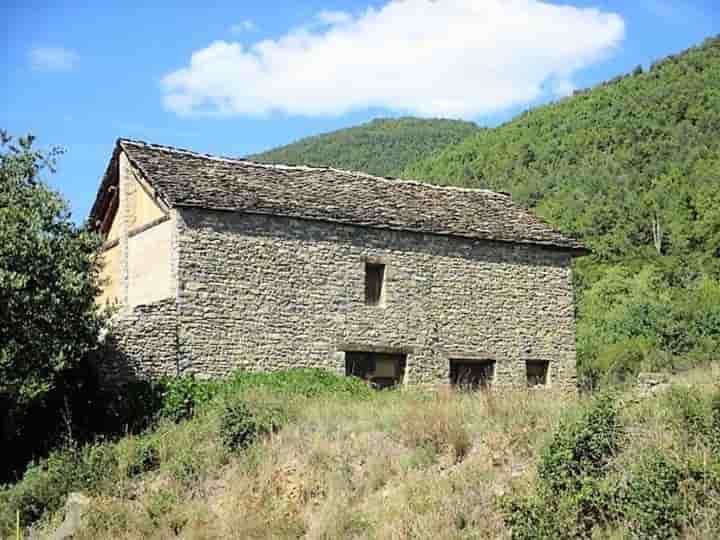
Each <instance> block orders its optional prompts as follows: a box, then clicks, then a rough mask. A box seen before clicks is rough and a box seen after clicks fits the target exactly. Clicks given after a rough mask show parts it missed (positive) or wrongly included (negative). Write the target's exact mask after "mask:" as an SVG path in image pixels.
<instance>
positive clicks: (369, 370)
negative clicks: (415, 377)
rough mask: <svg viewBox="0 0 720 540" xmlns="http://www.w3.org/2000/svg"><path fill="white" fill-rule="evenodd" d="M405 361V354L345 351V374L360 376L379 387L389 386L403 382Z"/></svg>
mask: <svg viewBox="0 0 720 540" xmlns="http://www.w3.org/2000/svg"><path fill="white" fill-rule="evenodd" d="M405 363H406V356H405V355H404V354H388V353H379V352H365V351H350V352H346V353H345V375H354V376H355V377H360V378H361V379H364V380H366V381H369V382H370V383H372V385H373V386H375V387H377V388H388V387H391V386H395V385H396V384H401V383H402V381H403V378H404V377H405Z"/></svg>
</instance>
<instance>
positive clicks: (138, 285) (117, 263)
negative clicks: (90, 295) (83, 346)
mask: <svg viewBox="0 0 720 540" xmlns="http://www.w3.org/2000/svg"><path fill="white" fill-rule="evenodd" d="M121 174H126V175H127V176H125V177H124V178H122V180H125V181H121V182H120V183H119V184H120V189H121V190H125V192H123V193H121V194H120V195H121V196H120V199H121V205H120V207H119V208H118V210H117V212H116V213H115V216H114V217H113V221H112V223H111V225H110V229H109V231H108V234H107V237H106V239H105V241H106V243H107V242H111V241H113V240H119V241H120V242H122V237H123V233H125V234H131V233H132V232H133V231H134V230H136V229H138V228H139V227H141V226H143V225H146V224H147V223H150V222H152V221H154V220H156V219H158V218H161V217H163V216H165V215H166V213H165V211H164V210H163V209H162V208H161V207H160V206H159V205H158V203H156V202H155V201H154V200H153V198H152V197H151V196H150V195H149V194H148V192H147V191H146V190H145V189H144V188H143V186H142V185H141V184H140V182H141V180H139V179H138V178H137V176H136V175H135V173H134V172H133V171H132V170H131V169H129V168H123V167H121ZM123 205H124V206H123ZM123 211H125V214H124V215H125V216H126V217H127V230H126V231H123V230H122V228H123V226H122V223H121V222H122V220H121V219H120V213H121V212H123ZM171 230H172V225H171V222H170V221H165V222H163V223H160V224H158V225H155V226H153V227H150V228H149V229H147V230H145V231H143V232H140V233H137V234H135V235H133V236H130V237H129V238H128V239H127V248H128V251H127V257H128V258H127V262H128V288H127V294H128V298H127V300H128V304H129V305H130V306H134V305H138V304H146V303H149V302H154V301H156V300H161V299H163V298H168V297H169V296H172V293H173V290H172V288H171V285H170V282H171V268H170V265H171V261H170V236H171ZM102 259H103V268H102V270H101V278H102V283H101V292H100V295H99V296H98V298H97V302H98V304H100V305H105V304H106V303H107V302H110V303H114V302H123V301H124V299H123V298H121V297H120V296H121V246H120V245H116V246H114V247H112V248H110V249H107V250H106V251H105V252H104V253H103V255H102Z"/></svg>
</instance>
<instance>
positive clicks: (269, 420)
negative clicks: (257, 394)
mask: <svg viewBox="0 0 720 540" xmlns="http://www.w3.org/2000/svg"><path fill="white" fill-rule="evenodd" d="M286 421H287V414H286V412H285V411H284V410H283V408H282V407H280V406H279V405H277V404H274V403H271V402H263V401H248V400H246V399H243V398H240V397H237V396H235V397H227V398H225V400H224V401H223V404H222V408H221V412H220V440H221V441H222V443H223V445H224V446H225V447H226V448H228V449H230V450H237V449H239V448H244V447H246V446H248V445H249V444H250V443H252V442H253V441H254V440H255V439H257V438H258V437H260V436H262V435H265V434H268V433H274V432H276V431H278V430H279V429H280V427H282V425H283V424H285V422H286Z"/></svg>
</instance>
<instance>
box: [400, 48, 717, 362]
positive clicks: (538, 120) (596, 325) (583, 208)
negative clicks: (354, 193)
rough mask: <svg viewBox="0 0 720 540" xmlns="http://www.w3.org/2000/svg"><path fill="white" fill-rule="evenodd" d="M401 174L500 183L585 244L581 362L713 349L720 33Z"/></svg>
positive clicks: (658, 358) (668, 358)
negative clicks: (646, 68)
mask: <svg viewBox="0 0 720 540" xmlns="http://www.w3.org/2000/svg"><path fill="white" fill-rule="evenodd" d="M403 176H405V177H411V178H418V179H425V180H429V181H432V182H436V183H444V184H454V185H461V186H473V187H486V188H491V189H498V190H503V191H510V192H511V193H512V194H513V196H514V198H515V199H516V200H519V201H522V202H523V203H525V204H527V205H528V206H530V207H533V208H534V209H535V211H536V212H537V213H538V214H540V215H541V216H543V217H544V218H546V219H547V220H549V221H550V222H552V223H554V224H555V225H557V226H558V227H560V228H561V229H562V230H564V231H566V232H569V233H572V234H574V235H576V236H578V237H580V238H582V239H583V240H584V241H585V242H586V243H587V244H588V245H589V246H590V247H591V248H592V249H593V250H594V255H593V256H592V257H589V258H587V259H586V260H583V261H581V262H580V263H579V264H578V265H577V268H576V277H577V283H578V304H579V315H580V324H579V332H578V334H579V336H578V340H579V342H578V346H579V353H580V361H581V366H582V367H584V368H588V369H595V368H603V369H609V368H612V367H613V366H615V367H616V368H618V369H619V370H623V369H625V368H627V367H628V366H633V365H635V366H636V365H637V364H638V363H641V362H646V363H650V364H654V365H655V367H660V366H666V367H667V366H671V365H672V364H673V363H674V362H677V361H678V358H679V357H681V356H684V357H685V358H687V355H688V354H690V355H691V356H693V357H694V358H700V357H703V358H706V359H713V358H715V359H717V358H718V357H719V356H720V315H719V313H720V310H717V309H716V308H715V307H713V305H714V306H717V305H720V283H719V282H718V276H719V275H720V38H718V37H715V38H713V39H709V40H707V41H706V42H704V43H703V44H702V45H701V46H699V47H697V48H694V49H690V50H688V51H686V52H684V53H682V54H679V55H677V56H674V57H669V58H667V59H665V60H662V61H660V62H658V63H656V64H655V65H653V66H652V68H651V69H650V70H649V71H648V72H647V73H643V72H642V70H641V69H636V70H635V72H634V73H633V74H631V75H628V76H625V77H619V78H618V79H616V80H613V81H610V82H608V83H607V84H603V85H601V86H599V87H596V88H592V89H590V90H587V91H583V92H580V93H578V94H577V95H575V96H573V97H570V98H567V99H564V100H562V101H560V102H558V103H554V104H550V105H547V106H543V107H539V108H537V109H534V110H531V111H529V112H526V113H524V114H522V115H520V116H519V117H518V118H516V119H514V120H512V121H511V122H508V123H507V124H505V125H502V126H500V127H498V128H495V129H487V130H482V131H480V132H478V133H476V134H475V135H473V136H472V137H469V138H467V139H465V140H464V141H462V142H461V143H459V144H457V145H453V146H451V147H448V148H446V149H445V150H443V151H441V152H440V153H438V154H437V155H435V156H431V157H429V158H427V159H424V160H421V161H419V162H417V163H415V164H412V165H410V166H408V167H407V168H406V170H405V171H404V173H403ZM619 353H622V354H619Z"/></svg>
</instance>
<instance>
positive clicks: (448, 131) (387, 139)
mask: <svg viewBox="0 0 720 540" xmlns="http://www.w3.org/2000/svg"><path fill="white" fill-rule="evenodd" d="M478 130H479V128H478V127H477V126H476V125H475V124H473V123H471V122H462V121H459V120H443V119H422V118H398V119H390V118H388V119H376V120H373V121H371V122H368V123H367V124H362V125H360V126H355V127H351V128H347V129H341V130H338V131H333V132H330V133H324V134H322V135H317V136H315V137H307V138H304V139H300V140H299V141H297V142H294V143H292V144H289V145H287V146H281V147H280V148H275V149H272V150H268V151H267V152H263V153H260V154H255V155H252V156H249V159H254V160H256V161H262V162H267V163H285V164H292V165H320V166H329V167H337V168H339V169H349V170H354V171H363V172H367V173H370V174H376V175H380V176H397V175H398V174H399V173H400V172H401V171H402V170H403V169H404V168H405V166H406V165H408V164H409V163H412V162H414V161H417V160H419V159H422V158H424V157H426V156H427V155H430V154H432V153H434V152H436V151H439V150H440V149H442V148H444V147H446V146H447V145H449V144H453V143H457V142H460V141H461V140H463V139H464V138H466V137H468V136H469V135H472V134H473V133H475V132H477V131H478Z"/></svg>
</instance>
